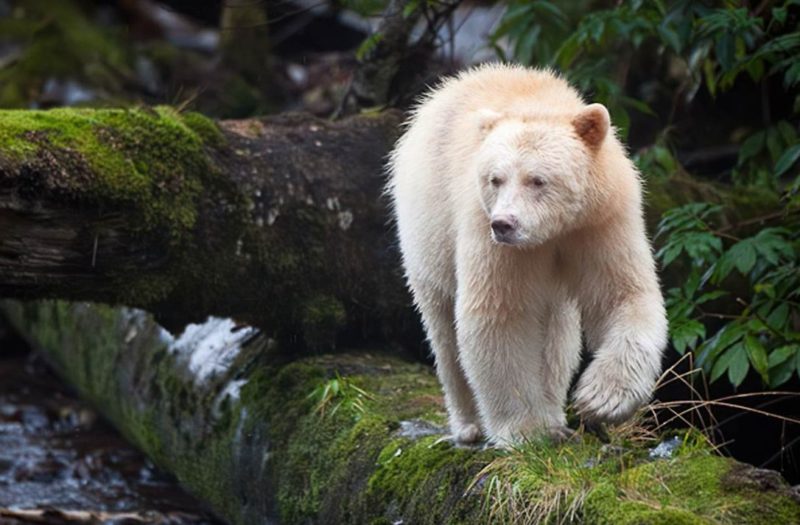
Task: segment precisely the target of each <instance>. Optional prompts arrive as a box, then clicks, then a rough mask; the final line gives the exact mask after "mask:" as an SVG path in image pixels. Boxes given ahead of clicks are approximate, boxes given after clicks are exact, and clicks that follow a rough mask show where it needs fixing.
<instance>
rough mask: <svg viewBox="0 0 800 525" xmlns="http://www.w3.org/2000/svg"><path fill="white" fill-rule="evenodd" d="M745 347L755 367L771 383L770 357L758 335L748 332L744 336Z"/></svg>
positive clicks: (766, 381) (765, 381) (762, 377)
mask: <svg viewBox="0 0 800 525" xmlns="http://www.w3.org/2000/svg"><path fill="white" fill-rule="evenodd" d="M744 347H745V349H747V357H748V359H749V360H750V363H751V364H752V365H753V368H755V369H756V372H758V373H759V374H760V375H761V379H763V380H764V383H769V365H768V357H767V351H766V349H765V348H764V345H762V344H761V341H759V340H758V338H757V337H756V336H754V335H752V334H747V336H745V338H744Z"/></svg>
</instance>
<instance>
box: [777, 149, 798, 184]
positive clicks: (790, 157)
mask: <svg viewBox="0 0 800 525" xmlns="http://www.w3.org/2000/svg"><path fill="white" fill-rule="evenodd" d="M797 159H800V144H795V145H794V146H792V147H791V148H789V149H787V150H786V151H784V152H783V155H781V157H780V158H779V159H778V161H777V162H776V163H775V176H776V177H780V176H781V175H783V174H784V173H786V172H787V171H789V168H791V167H792V166H793V165H794V163H795V162H797Z"/></svg>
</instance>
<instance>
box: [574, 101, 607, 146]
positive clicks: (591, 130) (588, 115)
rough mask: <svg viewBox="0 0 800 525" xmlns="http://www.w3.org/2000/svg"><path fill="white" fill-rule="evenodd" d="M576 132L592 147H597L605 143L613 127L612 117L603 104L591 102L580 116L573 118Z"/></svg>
mask: <svg viewBox="0 0 800 525" xmlns="http://www.w3.org/2000/svg"><path fill="white" fill-rule="evenodd" d="M572 126H573V127H574V128H575V132H576V133H577V134H578V136H579V137H580V138H581V140H583V142H585V143H586V145H587V146H589V147H590V148H596V147H598V146H600V144H602V143H603V139H605V138H606V135H608V130H609V128H610V127H611V117H609V116H608V110H607V109H606V107H605V106H604V105H602V104H589V105H588V106H586V107H585V108H583V111H581V112H580V113H578V116H576V117H575V118H573V119H572Z"/></svg>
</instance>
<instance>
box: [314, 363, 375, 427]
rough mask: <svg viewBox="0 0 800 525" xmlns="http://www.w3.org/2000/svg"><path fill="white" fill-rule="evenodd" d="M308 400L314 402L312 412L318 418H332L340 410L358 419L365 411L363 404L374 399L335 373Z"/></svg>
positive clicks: (348, 379) (347, 379) (351, 381)
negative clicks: (318, 416) (326, 416)
mask: <svg viewBox="0 0 800 525" xmlns="http://www.w3.org/2000/svg"><path fill="white" fill-rule="evenodd" d="M308 398H309V399H313V400H315V401H316V406H315V408H314V410H315V411H316V412H317V413H318V414H319V415H320V416H325V415H329V416H333V415H334V414H336V412H338V411H339V410H340V409H342V410H343V411H345V412H348V413H350V414H352V415H353V416H355V417H356V418H357V419H358V418H360V417H361V415H362V414H364V412H365V411H366V407H365V403H366V402H367V401H370V400H372V399H374V396H373V395H372V394H370V393H369V392H367V391H366V390H364V389H363V388H361V387H359V386H358V385H356V384H355V383H354V382H353V380H352V379H350V378H347V377H342V376H341V375H339V372H336V376H335V377H333V378H331V379H329V380H327V381H325V382H324V383H322V384H321V385H319V386H318V387H317V388H315V389H314V391H313V392H311V394H309V395H308Z"/></svg>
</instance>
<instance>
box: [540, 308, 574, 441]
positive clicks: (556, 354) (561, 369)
mask: <svg viewBox="0 0 800 525" xmlns="http://www.w3.org/2000/svg"><path fill="white" fill-rule="evenodd" d="M544 325H545V326H544V329H545V343H544V347H543V366H542V381H543V382H544V396H545V398H546V399H547V402H548V403H551V404H552V405H553V406H558V407H560V408H562V409H563V407H564V405H565V404H566V403H567V397H568V394H569V386H570V383H571V381H572V377H573V376H574V375H575V372H576V371H577V369H578V366H579V365H580V361H581V318H580V310H579V309H578V305H577V303H576V302H575V301H572V300H569V299H567V298H566V297H562V298H561V300H559V301H556V302H554V303H553V305H552V306H551V308H550V311H549V314H548V315H547V317H546V318H545V323H544ZM551 433H552V434H553V437H556V438H563V437H567V436H569V435H570V434H571V432H570V431H569V430H568V429H567V428H566V426H565V427H564V428H563V429H554V430H553V431H551Z"/></svg>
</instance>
